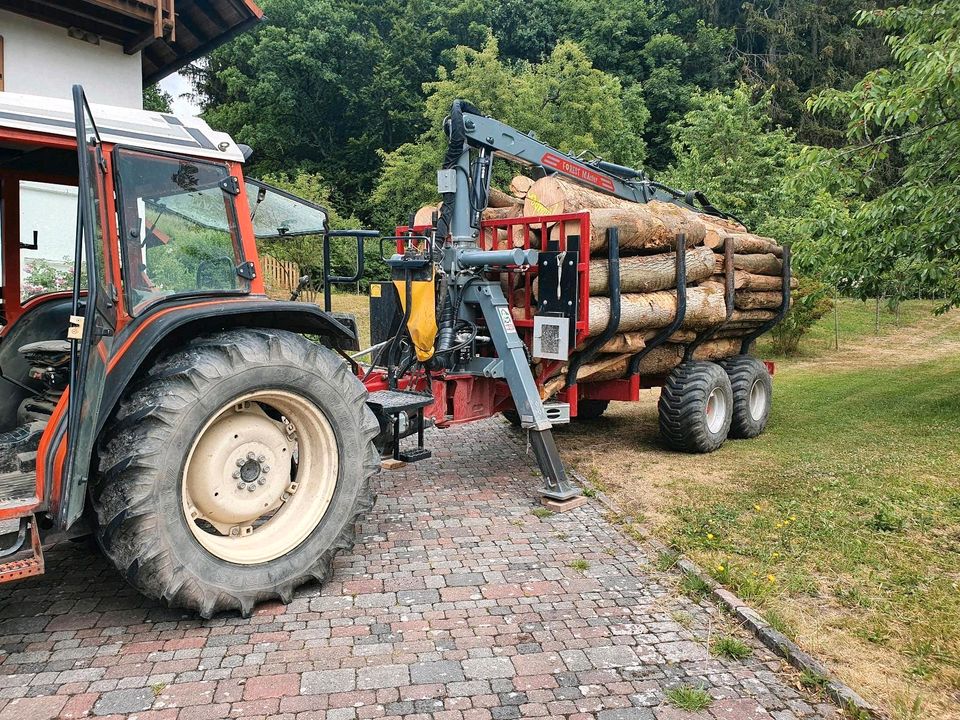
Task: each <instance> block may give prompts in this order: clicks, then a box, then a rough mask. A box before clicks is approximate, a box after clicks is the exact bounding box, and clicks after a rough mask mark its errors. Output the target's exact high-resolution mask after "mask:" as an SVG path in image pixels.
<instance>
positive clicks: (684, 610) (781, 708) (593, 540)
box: [0, 420, 833, 720]
mask: <svg viewBox="0 0 960 720" xmlns="http://www.w3.org/2000/svg"><path fill="white" fill-rule="evenodd" d="M428 437H429V441H431V442H432V443H433V444H434V458H433V459H432V460H430V461H427V462H423V463H420V464H418V465H415V466H411V467H409V468H407V469H405V470H404V471H394V472H387V473H383V474H381V476H380V479H379V481H378V484H379V493H380V494H379V499H378V502H377V504H376V506H375V508H374V511H373V513H372V514H371V515H370V516H369V517H368V518H366V520H365V521H364V523H363V526H362V528H361V533H360V535H361V537H360V538H359V539H358V544H357V549H356V552H355V553H354V554H352V555H349V556H344V557H341V558H340V559H339V561H338V564H337V571H336V573H335V576H334V580H333V581H332V582H331V583H329V584H328V585H327V586H326V587H324V588H323V590H322V591H321V590H320V589H319V588H317V587H315V586H308V587H306V588H303V589H301V590H300V592H299V593H298V594H297V597H296V599H295V600H294V601H293V602H292V603H291V604H290V605H288V606H286V607H283V606H280V605H278V604H273V605H267V606H263V607H261V608H260V609H259V610H258V611H257V613H256V614H255V615H254V617H253V618H251V619H249V620H244V619H242V618H239V617H234V616H230V617H223V618H217V619H214V620H212V621H206V622H204V621H201V620H197V619H193V618H190V617H187V616H184V615H183V614H181V613H178V612H172V611H170V610H167V609H165V608H162V607H159V606H158V605H156V604H154V603H151V602H147V601H145V600H144V599H142V598H141V597H139V596H138V595H136V594H135V593H134V592H133V591H132V590H130V589H129V588H128V587H126V586H125V585H124V584H123V583H122V581H120V580H119V579H118V577H117V576H116V573H115V572H114V571H113V570H112V569H111V568H110V567H108V566H107V565H106V563H105V562H104V561H103V559H102V558H100V557H99V556H98V555H96V554H95V553H92V552H90V551H89V550H87V548H86V547H85V546H84V545H82V544H81V545H73V544H69V543H67V544H65V545H64V546H61V547H58V548H55V549H54V550H52V551H50V552H49V553H48V555H47V567H48V570H47V575H46V576H44V577H41V578H36V579H34V580H28V581H25V582H22V583H20V584H18V585H8V586H5V587H4V588H2V589H0V651H2V655H0V720H6V718H16V719H17V720H34V719H36V720H40V719H41V718H53V717H63V718H77V717H82V716H85V715H96V716H107V715H114V716H116V717H134V716H136V717H137V718H140V719H141V720H145V719H147V718H169V719H170V720H173V719H175V718H176V719H178V720H187V719H188V718H195V719H198V720H199V719H201V718H228V717H242V718H254V717H278V716H280V717H284V718H298V719H300V718H302V719H308V718H309V719H312V718H327V719H328V720H342V719H347V718H383V717H388V718H398V717H405V718H431V717H432V718H436V719H437V720H461V719H462V720H486V719H488V718H497V719H500V718H518V717H566V718H599V720H653V719H654V718H656V719H658V720H668V719H669V720H681V719H683V718H707V719H714V718H716V719H723V720H737V719H743V720H745V719H747V718H749V719H751V720H753V719H758V720H759V719H761V718H776V720H793V719H794V718H822V717H832V716H833V710H832V709H831V708H830V707H829V706H826V705H815V704H810V703H812V702H813V701H811V700H810V699H809V698H807V699H806V700H805V699H804V698H803V697H802V695H801V694H800V693H799V692H798V691H796V690H795V689H793V688H792V687H791V685H790V676H789V675H788V674H786V672H785V671H784V670H783V668H782V664H781V663H780V662H779V661H778V660H776V659H775V658H774V657H773V656H772V655H771V654H769V653H768V652H766V651H765V650H763V649H761V648H760V647H759V646H758V645H757V644H756V643H753V642H752V641H751V645H753V647H754V653H753V656H751V657H749V658H747V659H746V660H744V661H739V662H737V661H728V660H719V659H716V658H713V657H711V656H710V655H709V653H708V652H707V651H706V649H705V642H704V639H705V638H706V637H707V635H708V633H710V632H714V633H715V632H717V623H718V622H721V620H719V619H718V615H717V613H716V612H715V611H713V610H711V609H710V608H709V607H707V606H706V604H704V606H703V607H701V606H698V605H695V604H693V603H692V602H691V601H689V600H687V599H686V598H684V597H682V596H679V595H678V594H677V592H676V590H675V589H673V586H674V583H675V580H676V578H675V577H673V576H671V575H669V574H664V573H660V572H657V571H656V570H654V569H653V568H652V567H651V565H650V563H649V560H648V558H647V556H646V555H645V553H644V550H643V548H642V547H638V546H637V545H636V544H635V543H634V542H633V541H632V540H629V539H628V538H626V537H624V536H623V535H622V534H621V533H620V532H619V531H618V530H617V529H616V528H615V527H613V526H612V525H610V524H609V523H608V522H606V521H605V520H604V519H603V516H604V513H603V508H602V507H601V506H599V504H598V503H596V502H595V501H594V502H593V503H591V504H589V505H587V506H586V507H582V508H579V509H577V510H575V511H572V512H569V513H565V514H563V515H554V516H551V517H547V518H543V519H540V518H538V517H537V516H535V515H533V514H531V511H532V510H533V509H534V508H535V507H537V506H536V497H537V493H536V489H537V487H538V485H539V482H538V479H537V478H535V477H534V472H533V471H532V470H531V465H530V463H529V461H528V460H527V459H526V458H525V455H524V443H523V439H522V438H521V437H520V435H519V433H516V432H513V431H512V430H510V429H509V428H507V427H506V426H505V425H504V424H503V423H502V422H501V421H499V420H491V421H488V422H485V423H480V424H475V425H471V426H468V427H465V428H463V429H460V430H455V431H454V430H451V431H446V432H444V433H437V432H435V433H432V434H430V435H429V436H428ZM561 442H562V439H561ZM576 560H585V561H586V562H587V563H589V567H588V568H587V569H586V570H583V571H581V570H576V569H573V568H571V567H570V566H571V563H574V561H576ZM578 565H579V564H578ZM681 684H692V685H700V686H703V687H705V688H707V689H708V690H709V692H710V694H711V695H712V696H713V697H714V698H715V700H714V702H713V703H712V705H711V706H710V708H709V709H708V710H705V711H701V712H700V713H696V714H689V713H685V712H680V711H678V710H676V709H674V708H672V707H671V706H670V705H669V704H667V703H666V701H665V693H666V691H668V690H669V689H670V688H672V687H674V686H677V685H681Z"/></svg>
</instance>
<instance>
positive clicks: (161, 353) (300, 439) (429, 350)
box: [0, 86, 789, 617]
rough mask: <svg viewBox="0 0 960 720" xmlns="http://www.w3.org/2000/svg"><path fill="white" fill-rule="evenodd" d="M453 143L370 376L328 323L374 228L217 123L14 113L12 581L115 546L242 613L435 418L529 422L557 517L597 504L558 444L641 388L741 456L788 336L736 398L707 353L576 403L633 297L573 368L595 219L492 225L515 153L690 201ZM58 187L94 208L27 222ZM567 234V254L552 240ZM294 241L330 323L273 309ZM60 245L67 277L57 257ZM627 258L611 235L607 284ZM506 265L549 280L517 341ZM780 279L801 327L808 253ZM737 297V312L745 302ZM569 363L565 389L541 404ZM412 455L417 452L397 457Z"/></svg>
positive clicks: (7, 354) (687, 436) (640, 195)
mask: <svg viewBox="0 0 960 720" xmlns="http://www.w3.org/2000/svg"><path fill="white" fill-rule="evenodd" d="M447 131H448V136H449V139H450V142H449V149H448V151H447V154H446V158H445V160H444V163H443V168H442V169H441V170H440V172H439V175H438V180H439V182H438V185H439V190H440V192H441V194H442V196H443V199H444V200H443V206H442V210H441V212H440V213H439V215H438V217H437V221H436V223H435V224H433V225H432V226H431V227H429V228H403V229H402V231H401V232H398V233H397V234H396V236H392V237H391V238H390V239H389V240H385V239H381V247H383V243H384V242H385V241H386V242H391V243H392V242H395V243H396V249H397V251H396V252H395V253H392V254H391V256H390V257H389V258H388V261H389V266H390V268H391V273H392V283H391V284H390V285H386V286H383V285H378V286H375V288H377V289H380V290H381V291H383V290H385V289H390V290H392V289H394V288H395V289H396V291H397V296H396V298H397V301H398V302H397V303H396V308H391V307H389V305H390V304H389V303H388V302H386V301H384V302H382V303H380V304H378V303H376V302H374V309H375V316H374V318H373V323H374V325H375V326H384V327H386V330H384V331H383V340H382V342H381V343H379V347H375V348H373V349H372V361H371V362H370V363H369V364H364V365H361V364H359V363H358V362H357V360H358V359H359V358H361V357H364V354H363V352H362V351H361V352H358V351H359V350H360V348H359V343H358V341H357V332H356V323H355V321H354V319H353V318H351V317H349V316H347V315H343V314H337V313H333V312H331V310H330V300H331V297H330V289H331V286H333V285H335V284H337V283H347V282H354V281H356V280H357V279H359V277H360V276H361V275H362V274H363V270H364V268H363V252H362V246H363V242H364V240H365V239H369V238H370V237H372V236H373V235H376V233H371V232H368V231H346V232H339V233H335V232H332V231H330V230H329V229H328V226H327V217H326V212H325V210H324V209H323V208H321V207H319V206H316V205H313V204H311V203H308V202H306V201H303V200H300V199H298V198H295V197H293V196H291V195H289V194H287V193H284V192H282V191H280V190H277V189H276V188H272V187H270V186H268V185H266V184H264V183H260V182H257V181H255V180H252V179H244V177H243V172H242V165H243V162H244V161H245V159H247V157H248V155H249V153H248V150H249V149H248V148H244V147H243V146H240V145H238V144H236V143H235V142H234V141H233V140H232V139H231V138H230V137H229V136H227V135H225V134H223V133H219V132H215V131H213V130H211V129H210V128H209V127H208V126H206V124H205V123H203V121H201V120H199V119H196V118H177V117H174V116H172V115H166V114H160V113H152V112H145V111H134V110H127V109H120V108H111V107H106V106H95V107H94V108H93V109H92V110H91V107H90V106H89V105H88V103H87V101H86V99H85V97H84V94H83V90H82V88H81V87H79V86H77V87H75V88H74V92H73V102H72V103H70V102H68V101H59V100H52V99H48V98H36V97H31V96H24V95H14V94H10V93H0V201H2V202H0V249H2V256H0V263H2V264H0V267H2V291H0V298H2V312H0V582H6V581H11V580H17V579H21V578H26V577H30V576H33V575H38V574H40V573H42V572H43V570H44V564H43V547H45V546H49V545H51V544H53V543H56V542H59V541H62V540H65V539H68V538H72V537H77V536H80V535H84V534H88V533H92V534H93V535H94V536H95V537H96V539H97V541H98V543H99V545H100V547H101V549H102V550H103V552H104V554H105V555H106V557H107V558H108V559H109V560H110V562H112V563H113V564H114V565H115V566H116V568H117V569H118V571H119V572H120V573H121V574H122V576H123V577H124V578H125V579H126V580H127V581H128V582H130V583H131V584H132V585H133V586H135V587H136V588H137V589H139V590H140V591H141V592H142V593H144V594H145V595H147V596H149V597H151V598H154V599H157V600H161V601H163V602H166V603H168V604H169V605H171V606H177V607H183V608H187V609H190V610H193V611H196V612H197V613H199V614H200V615H202V616H204V617H210V616H212V615H213V614H215V613H217V612H221V611H230V610H237V611H240V612H241V613H242V614H244V615H246V614H249V613H250V612H251V611H252V610H253V608H254V606H255V605H256V603H258V602H260V601H263V600H266V599H270V598H276V597H279V598H280V599H281V600H283V601H288V600H289V599H290V598H291V597H292V593H293V591H294V589H295V588H296V587H298V586H299V585H301V584H302V583H304V582H307V581H309V580H312V579H316V580H319V581H322V580H324V579H325V578H326V577H327V576H328V575H329V573H330V568H331V563H332V559H333V557H334V555H335V554H336V553H337V552H338V551H339V550H341V549H343V548H347V547H350V546H351V545H352V543H353V537H354V524H355V522H356V520H357V518H358V517H360V516H361V515H362V514H363V513H364V512H365V511H366V510H367V509H369V508H370V506H371V504H372V502H373V494H372V488H371V482H370V479H371V477H372V475H373V474H374V473H375V472H376V471H377V470H378V468H379V466H380V460H381V457H382V456H385V455H391V454H392V455H394V457H397V458H402V459H406V460H408V461H415V460H419V459H423V458H424V457H428V456H429V450H427V449H426V448H425V447H424V428H425V427H426V426H427V425H428V424H429V422H431V421H432V422H434V423H435V424H436V425H438V426H440V427H445V426H449V425H453V424H457V423H463V422H468V421H472V420H477V419H480V418H483V417H488V416H491V415H493V414H495V413H498V412H505V411H506V412H509V411H514V412H515V419H516V421H517V422H518V423H519V424H520V425H521V426H522V427H523V428H524V429H526V430H527V431H528V432H529V435H530V442H531V446H532V447H533V449H534V452H535V454H536V457H537V461H538V463H539V465H540V467H541V469H542V470H543V475H544V478H545V480H546V487H545V489H544V495H545V496H546V497H548V498H550V499H552V500H553V501H556V502H564V501H569V500H570V499H571V498H574V497H576V496H577V494H578V493H579V490H578V489H577V487H576V486H575V485H574V484H573V483H571V482H570V480H569V478H568V477H567V475H566V473H565V471H564V468H563V465H562V463H561V461H560V457H559V454H558V452H557V448H556V445H555V443H554V440H553V437H552V434H551V428H552V426H553V424H555V423H558V422H565V421H567V420H568V419H569V418H571V417H577V416H578V415H580V416H583V415H589V414H596V413H597V409H598V408H600V409H602V408H601V406H602V405H603V404H605V403H606V402H608V401H609V400H635V399H637V396H638V392H639V389H640V388H641V387H648V386H653V385H656V384H658V383H661V382H665V383H666V388H667V389H668V390H670V391H671V392H673V393H674V396H675V397H676V398H677V401H676V402H674V401H673V400H671V401H670V402H668V403H667V405H668V406H669V407H668V410H669V412H668V413H667V424H668V426H669V425H670V423H674V425H673V426H670V427H668V428H667V430H668V432H670V433H672V437H673V438H674V440H676V441H677V443H678V444H679V445H681V446H683V445H684V444H685V443H686V444H687V445H688V446H689V449H697V448H698V447H699V446H698V443H700V444H701V445H702V444H703V443H702V441H703V440H704V438H707V440H710V441H711V442H713V440H715V439H716V438H717V437H719V438H720V440H721V441H722V439H723V437H724V436H726V434H727V432H728V428H730V426H731V422H732V423H733V424H734V427H740V429H741V430H743V429H746V431H747V432H748V433H749V432H753V431H755V430H757V429H758V428H759V429H762V423H763V422H765V419H766V413H767V410H768V407H769V387H770V385H769V382H770V380H769V374H768V373H767V371H766V368H765V367H764V366H763V365H762V364H760V365H759V367H761V368H763V371H762V373H761V372H760V371H759V370H758V369H757V365H758V364H757V363H756V361H754V360H752V359H751V358H749V357H748V356H746V352H747V350H748V348H749V345H750V342H751V341H752V340H753V339H754V338H755V336H756V335H759V334H760V332H762V331H763V330H766V329H768V328H767V326H766V325H764V326H761V327H758V328H756V330H755V331H753V333H751V334H750V335H749V336H747V337H745V338H744V341H743V354H744V356H743V357H739V358H733V359H731V360H728V361H726V362H727V363H728V364H727V365H726V367H727V371H729V372H730V377H734V379H735V382H734V385H733V386H731V384H730V379H729V377H728V375H727V371H724V369H723V368H721V367H720V366H719V365H716V364H713V363H701V362H697V361H694V360H692V358H693V357H695V352H696V348H697V345H698V344H699V343H702V342H703V341H705V340H706V334H702V335H699V336H698V337H697V338H696V339H695V340H694V341H693V342H691V343H690V345H689V347H688V348H687V351H688V352H687V354H688V356H689V357H688V360H689V362H685V363H683V364H682V365H681V366H680V367H679V368H677V370H675V371H674V372H672V373H671V374H670V376H669V377H667V378H661V377H650V378H647V377H640V376H638V374H637V373H636V372H629V374H628V375H626V376H625V377H623V378H619V379H616V380H611V381H608V382H604V383H601V384H596V383H591V384H590V385H578V384H577V383H576V367H577V366H578V365H582V364H583V363H584V362H587V361H588V360H590V358H591V357H592V355H594V354H595V353H596V351H597V349H598V347H599V343H600V342H601V341H602V340H603V339H604V338H606V337H609V336H612V334H613V333H614V332H615V331H616V326H617V319H616V318H617V315H618V313H617V312H616V311H615V309H616V304H617V294H616V293H612V294H611V302H612V304H613V308H614V312H612V314H611V318H610V322H609V326H608V328H607V330H606V331H605V332H604V333H603V335H601V336H599V337H596V338H594V339H592V340H591V341H590V342H588V343H587V344H586V345H585V346H583V347H582V348H581V349H579V350H575V348H576V347H577V346H579V345H582V343H583V341H585V339H586V338H587V334H586V331H587V321H588V317H587V308H588V302H587V301H588V299H589V285H588V282H587V272H588V264H587V263H586V261H585V260H586V258H587V253H586V252H585V250H587V247H586V245H585V244H584V243H585V240H584V238H585V237H586V235H587V234H588V233H587V225H586V223H587V222H588V217H587V214H586V213H573V214H565V215H560V216H554V217H527V218H520V219H516V220H512V221H509V222H507V223H506V225H505V224H504V222H502V221H496V222H489V221H481V214H482V211H483V209H484V207H485V206H486V204H487V197H488V193H489V189H490V177H491V170H492V163H493V158H494V156H495V155H501V156H504V157H507V158H509V159H511V160H514V161H518V162H521V163H526V164H530V165H534V166H537V167H539V168H541V169H542V171H543V172H548V173H558V174H560V175H562V176H564V177H567V178H570V179H572V180H573V181H575V182H578V183H582V184H585V185H587V186H590V187H593V188H595V189H598V190H600V191H602V192H605V193H609V194H612V195H616V196H618V197H621V198H626V199H629V200H634V201H636V202H641V203H642V202H649V201H650V200H653V199H658V200H664V201H666V202H673V203H683V202H684V201H685V199H684V198H683V197H679V196H678V195H677V194H676V193H674V192H672V191H670V190H668V189H666V188H664V187H662V186H659V185H657V184H656V183H654V182H652V181H651V180H649V179H648V178H646V177H645V176H644V175H643V174H642V173H641V172H637V171H633V170H629V169H627V168H622V167H619V166H616V165H612V164H608V163H603V162H599V161H598V162H592V163H584V162H583V161H581V160H579V159H577V158H574V157H571V156H568V155H566V154H564V153H561V152H559V151H557V150H555V149H552V148H549V147H547V146H545V145H543V144H541V143H539V142H538V141H536V140H535V139H534V138H532V137H530V136H528V135H524V134H522V133H519V132H517V131H515V130H513V129H512V128H509V127H507V126H505V125H502V124H500V123H498V122H496V121H495V120H493V119H491V118H488V117H485V116H483V115H482V114H481V113H479V112H477V111H476V110H475V109H474V108H472V107H470V106H469V105H467V104H466V103H463V102H459V101H458V102H456V103H454V105H453V108H452V111H451V115H450V118H449V120H448V124H447ZM38 188H39V189H44V188H46V189H49V188H54V189H55V190H56V192H57V193H59V195H60V196H61V197H62V196H64V194H65V193H66V195H67V196H69V197H76V207H75V216H73V217H67V218H59V219H58V218H51V217H47V216H48V215H50V214H52V209H53V206H52V205H51V206H42V207H41V208H40V212H39V215H34V216H31V215H30V212H29V207H28V205H29V204H30V197H31V196H30V192H32V191H34V190H37V189H38ZM70 193H73V195H70ZM691 207H692V206H691ZM698 211H706V212H713V211H712V209H711V208H710V207H709V206H702V207H700V208H699V210H698ZM31 223H35V225H31ZM558 223H559V225H558V226H559V227H560V228H561V231H560V236H559V238H557V239H556V240H553V239H548V238H549V232H547V229H548V225H554V224H558ZM505 226H510V227H513V226H516V227H517V228H519V230H520V231H521V232H522V234H523V237H524V239H525V241H524V244H523V247H520V248H514V249H508V250H485V249H483V248H484V247H485V245H484V244H483V236H484V234H496V233H497V232H498V231H499V230H501V229H503V228H504V227H505ZM577 227H579V230H576V231H570V232H567V228H577ZM538 234H539V235H541V236H542V237H543V238H544V241H543V247H542V248H541V249H540V250H539V251H538V250H537V249H534V248H532V247H531V239H532V238H534V237H535V236H536V235H538ZM298 235H320V236H322V241H323V248H324V256H325V258H326V260H327V262H325V265H324V267H323V269H322V282H323V286H324V288H323V289H324V293H325V301H324V307H323V308H321V307H318V306H317V305H314V304H310V303H305V302H296V301H295V300H296V296H297V295H298V294H299V293H298V292H295V293H294V297H293V298H291V299H290V300H289V301H278V300H271V299H269V298H268V297H267V295H266V289H265V286H264V281H263V277H262V272H261V263H260V258H259V256H258V253H257V245H256V241H257V240H258V239H264V238H274V239H277V238H281V239H282V238H289V237H296V236H298ZM338 236H346V237H349V238H351V239H353V240H354V241H355V242H356V244H357V249H358V260H357V271H356V273H355V274H353V275H351V276H349V277H345V276H333V275H331V269H330V267H331V266H330V262H329V257H330V246H331V240H332V239H333V238H336V237H338ZM64 238H66V239H67V240H68V245H69V249H68V252H67V254H68V255H71V257H66V258H64V257H53V254H54V248H57V249H58V248H61V247H62V245H61V244H59V243H61V241H62V240H63V239H64ZM45 248H47V250H46V253H47V254H46V255H44V252H45ZM57 252H60V250H59V249H58V250H57ZM683 256H684V253H682V252H680V253H678V254H677V257H678V260H677V265H678V267H677V278H678V281H679V282H680V286H679V288H680V290H681V292H679V293H678V296H677V310H676V317H675V318H674V321H673V322H672V323H671V325H674V324H675V325H676V326H679V323H680V321H681V320H682V317H683V314H684V294H683V292H682V288H683V285H682V283H683V278H684V273H683V262H684V260H683ZM617 261H618V253H617V238H616V233H613V234H612V235H611V237H610V238H609V269H610V278H611V282H615V281H616V278H618V273H617ZM732 267H733V265H732V263H727V265H726V272H727V274H728V276H729V275H730V274H732V272H733V270H732ZM502 273H513V274H520V275H522V276H524V278H525V279H524V282H525V283H527V285H528V286H529V283H530V281H531V279H532V277H533V276H534V275H536V277H537V279H538V282H539V288H540V293H539V295H540V297H541V298H542V303H541V305H539V306H537V307H527V308H526V309H525V315H524V318H522V319H518V320H517V321H514V319H513V317H512V315H511V308H510V306H509V304H508V302H509V299H508V297H505V295H504V292H503V290H502V287H501V283H500V280H499V275H500V274H502ZM783 274H784V284H783V288H784V289H783V296H784V302H783V305H782V307H781V309H780V311H779V313H778V315H782V314H783V312H784V311H785V310H786V308H787V307H788V304H789V254H788V253H785V255H784V273H783ZM308 282H309V278H304V279H303V280H302V281H301V289H302V287H303V286H304V285H305V284H307V283H308ZM509 293H510V290H509V288H508V294H509ZM384 295H385V293H383V292H381V298H380V299H381V300H385V298H384ZM528 297H529V296H528ZM373 300H374V301H376V300H377V298H374V299H373ZM727 301H728V307H731V308H732V285H730V288H729V292H728V296H727ZM397 308H399V309H397ZM669 329H670V328H663V329H662V330H661V331H660V332H659V333H658V335H657V338H660V337H661V336H663V338H667V337H668V336H669V334H670V333H668V332H667V331H668V330H669ZM651 344H653V345H655V344H656V338H655V339H654V340H653V341H651ZM648 345H649V344H648ZM368 354H369V353H368ZM535 361H539V363H540V365H541V370H540V371H538V372H537V374H536V375H535V374H534V372H533V371H532V370H531V367H532V364H533V363H534V362H535ZM638 362H639V361H638ZM547 363H556V364H558V366H559V365H563V366H566V368H567V369H566V371H565V373H566V374H565V377H566V381H565V382H564V387H563V388H562V389H561V390H560V391H559V393H558V394H557V397H556V398H552V399H549V401H548V402H546V403H545V402H544V399H543V398H542V397H541V393H542V392H543V391H544V387H545V384H544V378H545V377H546V376H545V375H544V373H543V372H542V368H543V367H546V364H547ZM729 363H732V364H729ZM737 378H739V380H738V379H737ZM745 383H746V384H745ZM757 387H760V388H761V390H763V392H761V393H760V394H759V395H758V394H757V391H756V388H757ZM764 393H765V394H764ZM758 398H759V401H758ZM661 405H663V403H661ZM671 413H673V415H671ZM751 413H752V414H751ZM738 417H739V421H738ZM751 418H752V420H751ZM748 421H750V422H748ZM738 422H740V425H738V424H737V423H738ZM751 422H752V424H750V423H751ZM744 423H746V424H744ZM674 426H675V427H674ZM671 427H674V429H670V428H671ZM410 435H417V438H418V441H417V447H416V448H412V447H410V448H408V449H406V450H403V449H401V448H402V444H401V440H402V439H403V438H406V437H408V436H410ZM711 438H713V440H711ZM408 444H409V441H408ZM701 449H702V448H701Z"/></svg>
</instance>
